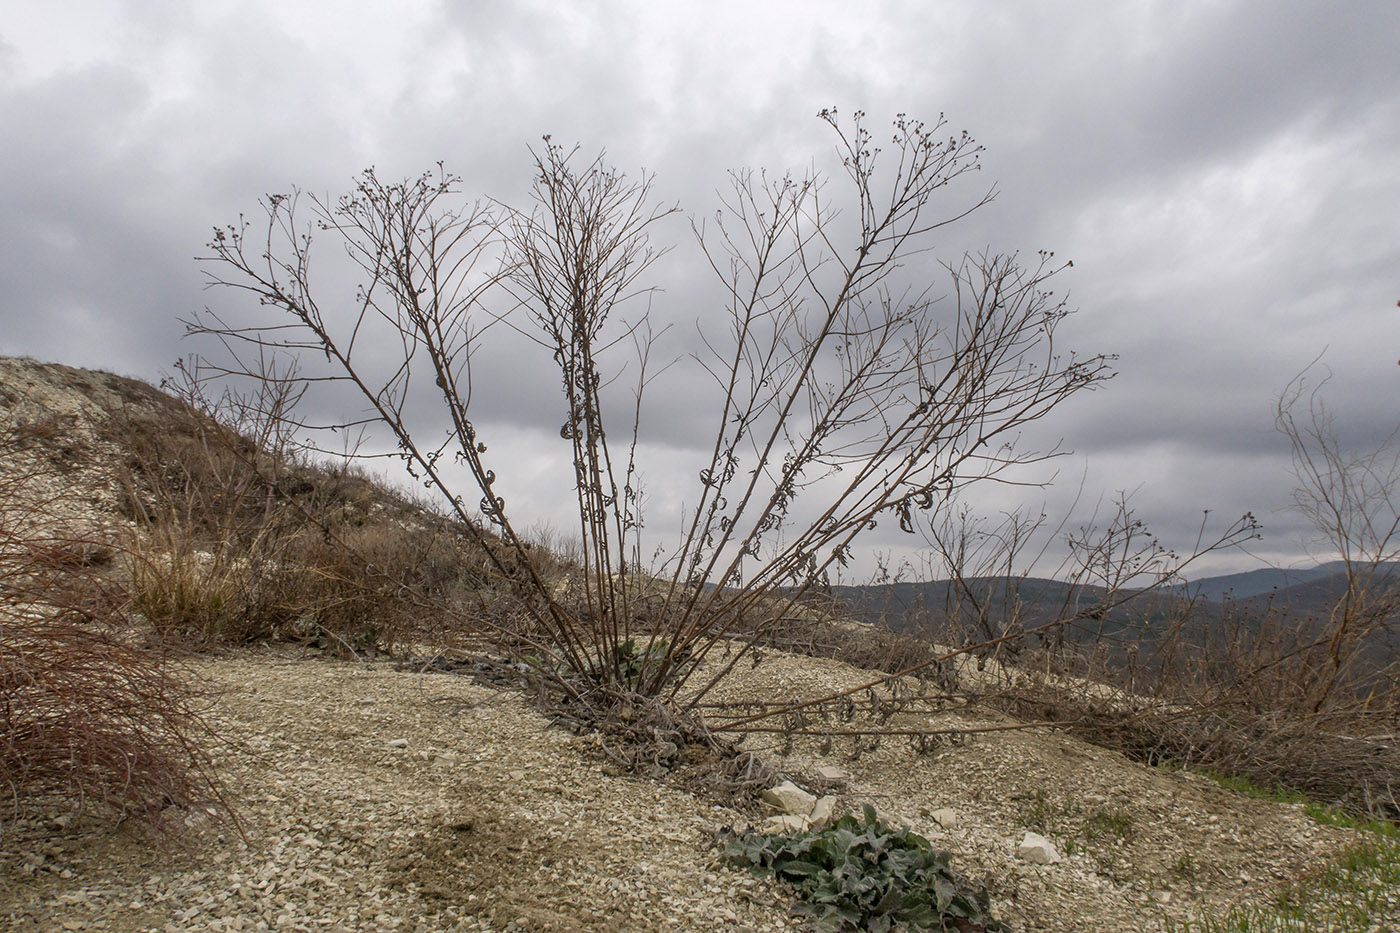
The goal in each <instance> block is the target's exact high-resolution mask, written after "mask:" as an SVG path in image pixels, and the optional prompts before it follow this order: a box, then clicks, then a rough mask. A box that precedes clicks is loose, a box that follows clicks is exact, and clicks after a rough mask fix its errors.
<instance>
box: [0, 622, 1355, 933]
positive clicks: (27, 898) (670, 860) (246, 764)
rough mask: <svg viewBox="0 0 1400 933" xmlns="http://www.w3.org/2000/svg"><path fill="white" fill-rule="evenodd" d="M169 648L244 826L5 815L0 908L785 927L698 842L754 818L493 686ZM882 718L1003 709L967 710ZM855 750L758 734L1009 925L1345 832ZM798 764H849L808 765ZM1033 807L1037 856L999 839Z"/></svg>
mask: <svg viewBox="0 0 1400 933" xmlns="http://www.w3.org/2000/svg"><path fill="white" fill-rule="evenodd" d="M190 666H191V669H192V671H193V673H194V674H196V675H197V676H198V677H200V678H201V679H204V680H205V681H207V682H208V683H209V684H210V685H212V686H215V687H217V688H219V689H220V690H221V691H222V693H221V696H220V697H219V698H218V699H217V700H216V701H214V702H213V704H212V706H211V707H210V709H209V711H208V718H209V722H210V724H211V725H212V726H213V727H214V728H215V729H216V730H217V732H218V733H219V734H220V735H221V736H222V738H223V743H222V745H221V747H220V750H219V754H218V760H219V771H220V774H221V776H222V777H223V779H224V780H225V781H226V784H227V787H228V792H229V796H230V799H231V801H232V802H233V804H234V806H235V807H236V812H237V814H238V817H239V821H240V823H241V827H242V834H243V835H240V833H239V831H237V830H236V829H235V828H233V827H230V826H227V825H219V824H217V823H213V822H211V821H207V820H204V821H201V820H197V819H192V820H191V821H190V822H191V823H192V825H191V829H190V832H189V834H188V838H187V839H186V841H185V842H184V843H183V845H182V846H180V847H178V848H175V849H173V850H172V849H166V850H162V849H160V848H156V847H152V846H151V845H149V844H148V843H147V842H145V841H144V840H143V839H142V838H141V837H140V836H139V835H137V834H136V833H135V832H134V831H133V830H131V829H128V828H123V827H118V828H116V829H112V828H110V827H107V826H104V825H102V824H100V823H97V822H92V821H86V820H77V821H70V820H69V819H68V818H67V815H66V814H61V813H55V814H52V815H51V817H50V818H49V819H47V820H36V821H31V822H27V823H23V824H18V825H15V824H11V825H6V826H5V827H4V835H3V837H0V925H3V926H5V927H6V928H7V929H13V930H17V931H20V930H24V931H29V930H34V931H39V930H89V929H91V930H108V931H122V933H126V931H138V930H141V931H144V930H152V931H157V930H160V931H163V930H303V931H312V930H381V929H383V930H403V931H411V930H418V931H435V930H496V931H504V930H540V931H566V930H599V931H602V930H630V931H662V930H709V929H739V930H780V929H787V928H791V927H792V921H789V920H788V919H787V916H786V907H785V898H784V895H783V893H782V892H781V891H780V890H777V889H775V888H773V887H771V886H770V885H769V884H768V883H767V882H762V881H758V880H755V879H752V878H750V877H748V876H747V875H746V874H744V873H741V872H738V871H735V870H732V869H729V868H726V867H724V866H722V865H719V864H717V862H716V851H715V849H714V847H713V838H714V833H715V831H716V830H717V829H718V828H720V827H722V826H728V825H732V824H734V823H736V822H740V821H743V820H745V819H746V818H752V817H754V816H756V815H758V814H757V813H756V812H751V813H749V814H743V813H740V812H738V811H736V810H732V809H729V808H727V807H723V806H719V805H716V804H714V803H712V802H710V801H709V800H707V799H705V796H704V795H700V796H697V795H696V794H694V793H691V792H689V791H687V790H685V789H682V788H681V787H679V786H677V785H676V784H675V783H674V782H668V781H667V780H665V779H663V780H655V779H651V778H639V777H633V776H628V775H625V774H619V773H617V768H616V767H615V766H614V764H613V763H612V761H611V759H610V758H608V756H606V755H604V754H603V753H602V752H601V751H600V749H599V747H598V744H597V739H596V738H595V737H593V736H590V735H575V734H573V733H571V732H569V731H567V730H565V729H562V728H560V727H557V726H554V725H551V723H550V721H549V720H548V719H547V718H546V717H545V716H544V715H543V714H542V713H540V712H539V711H538V710H537V709H536V708H534V707H533V706H532V705H531V704H530V703H529V702H528V700H527V699H526V698H525V697H523V696H522V695H520V694H518V693H516V692H514V691H511V690H503V689H496V688H492V687H489V686H483V685H481V684H479V683H476V682H473V681H472V680H470V679H468V678H466V677H462V676H458V675H449V674H439V673H416V672H412V671H404V670H398V669H395V667H394V666H393V664H392V663H390V662H376V663H368V664H366V663H355V662H345V661H335V660H330V659H327V658H324V657H320V656H311V655H306V656H303V655H302V654H300V653H298V652H297V651H295V650H293V649H284V650H280V651H273V650H263V651H253V652H247V653H240V654H236V655H232V656H228V657H220V658H205V659H200V660H197V661H193V662H191V664H190ZM866 676H867V675H866V674H865V673H864V672H860V671H856V670H853V669H850V668H847V667H845V666H843V665H840V664H836V663H833V662H822V661H817V660H813V659H811V658H803V657H796V656H788V655H781V654H770V655H769V656H768V657H767V658H766V659H765V661H764V663H763V664H761V665H760V666H758V667H757V668H756V669H753V670H750V671H748V672H746V673H744V674H742V675H739V677H738V678H737V679H736V681H735V682H734V683H732V684H729V685H727V686H726V688H725V694H726V696H725V699H727V700H729V701H737V700H740V699H743V698H745V697H755V696H762V695H769V696H771V695H773V691H775V690H780V691H781V693H782V695H784V696H788V697H790V696H794V695H804V694H805V695H816V694H817V692H819V691H826V690H829V689H830V688H832V687H834V686H836V685H838V684H849V683H852V682H855V681H857V680H859V679H860V678H864V677H866ZM900 717H901V718H902V721H904V722H906V723H907V722H910V721H912V720H913V719H914V718H918V717H923V718H925V719H926V720H935V721H936V722H937V723H938V724H939V725H943V726H951V725H972V726H984V727H985V726H998V725H1006V724H1008V722H1009V721H1008V720H1005V719H1004V718H1002V717H999V716H997V715H995V714H992V713H989V712H982V713H976V712H974V711H969V710H954V711H945V712H927V713H914V712H906V713H901V714H900ZM775 741H776V744H777V745H779V746H781V745H783V744H786V743H785V740H784V739H783V738H782V737H781V736H779V737H777V738H776V740H775ZM853 743H854V740H851V739H836V740H834V741H832V742H831V743H830V744H829V747H828V744H827V743H826V742H824V741H823V740H821V739H817V738H812V739H805V740H804V739H794V740H793V741H792V743H791V746H790V747H788V748H786V749H785V748H783V747H769V748H767V749H766V750H764V752H763V754H764V756H765V758H766V759H767V761H768V762H769V763H770V764H771V765H773V766H774V767H776V768H777V769H778V770H779V771H781V772H782V773H783V774H784V775H785V776H787V777H790V778H792V779H793V780H794V781H796V782H797V783H798V784H801V785H803V786H806V787H808V788H811V789H815V790H819V791H820V790H825V791H827V792H831V793H834V794H835V795H836V796H837V797H838V799H840V800H841V801H842V802H843V803H844V804H847V805H855V806H858V805H859V804H860V803H861V802H865V801H869V802H873V803H875V804H876V805H877V806H878V807H879V808H880V809H881V810H882V811H884V812H885V813H886V814H889V815H891V816H893V817H896V818H900V819H904V820H907V821H908V822H910V823H912V824H913V825H914V826H915V828H916V829H918V831H920V832H922V833H924V834H925V835H927V836H928V837H929V838H930V839H932V840H933V841H934V842H935V844H936V845H938V846H940V847H945V848H947V849H949V850H951V851H952V852H953V853H954V865H955V866H956V867H959V868H961V869H962V870H963V871H965V872H966V873H967V874H968V875H969V876H971V877H973V878H976V879H982V880H985V881H986V883H987V884H988V886H989V887H990V889H991V890H992V892H993V895H994V905H995V909H996V911H997V913H998V914H999V915H1000V916H1003V917H1005V918H1006V919H1008V920H1009V921H1010V922H1011V923H1012V924H1013V925H1014V927H1015V929H1017V930H1023V931H1034V930H1043V931H1072V930H1102V931H1113V930H1121V931H1130V930H1131V931H1139V930H1154V929H1163V921H1164V918H1168V917H1175V918H1184V917H1188V916H1191V915H1192V914H1193V913H1194V912H1195V911H1197V910H1198V909H1199V908H1201V907H1204V906H1219V905H1224V904H1227V903H1230V902H1235V901H1254V900H1263V899H1266V898H1268V897H1269V895H1270V893H1271V892H1273V891H1274V890H1275V889H1276V887H1277V885H1278V884H1279V883H1280V882H1283V881H1285V880H1287V879H1289V878H1291V877H1296V876H1300V875H1302V874H1304V873H1306V872H1307V871H1309V870H1310V869H1311V868H1315V867H1316V866H1317V865H1318V864H1319V863H1320V860H1321V859H1323V858H1325V857H1326V856H1327V855H1328V854H1329V853H1334V852H1336V851H1337V850H1338V849H1340V848H1341V847H1343V846H1345V845H1346V844H1347V843H1348V842H1350V841H1352V834H1351V833H1349V832H1347V831H1344V830H1340V829H1336V828H1333V827H1327V826H1321V825H1318V824H1316V823H1314V822H1313V821H1312V820H1310V819H1309V818H1308V817H1307V816H1306V815H1305V814H1304V813H1303V812H1302V811H1301V809H1299V808H1297V807H1292V806H1286V805H1280V804H1274V803H1269V802H1264V801H1259V800H1254V799H1248V798H1244V797H1240V796H1238V795H1235V794H1232V793H1229V792H1226V791H1224V790H1222V789H1221V788H1220V787H1218V786H1217V785H1216V784H1214V783H1213V782H1211V781H1209V780H1207V779H1204V778H1201V777H1198V776H1194V775H1191V774H1189V773H1179V772H1178V773H1169V772H1165V771H1160V770H1154V769H1149V768H1144V767H1142V766H1140V765H1137V764H1133V763H1131V762H1129V761H1127V760H1125V759H1124V758H1122V757H1121V756H1119V755H1117V754H1115V753H1112V752H1108V751H1104V750H1102V749H1098V748H1094V747H1091V746H1087V745H1084V744H1082V743H1080V742H1078V741H1076V740H1073V739H1070V738H1066V737H1064V736H1059V735H1051V734H1045V733H1042V732H1037V731H999V732H989V733H985V734H983V736H982V737H980V738H970V739H967V740H965V741H960V742H957V743H948V744H943V745H941V746H939V747H936V748H933V749H931V750H930V749H927V748H926V749H924V750H922V751H921V750H919V749H917V748H915V747H913V746H912V745H911V744H910V743H908V742H901V741H896V740H892V739H886V740H885V741H884V742H883V743H881V744H880V746H879V747H878V748H871V747H870V744H871V743H870V742H869V741H868V740H867V741H865V742H863V743H862V745H861V750H860V752H859V754H858V756H857V752H856V746H855V744H853ZM820 768H827V769H838V770H839V771H840V772H842V773H844V775H846V777H845V778H844V779H841V780H837V781H831V780H827V779H825V778H823V777H821V775H820V773H819V770H818V769H820ZM826 773H827V774H832V773H833V772H832V771H831V770H828V771H827V772H826ZM949 811H952V812H949ZM940 820H941V821H942V823H940ZM943 823H946V824H947V825H946V826H945V825H942V824H943ZM1036 827H1039V828H1041V829H1043V830H1044V831H1045V834H1046V835H1047V836H1048V837H1049V838H1050V839H1051V841H1052V842H1054V843H1055V845H1056V848H1057V849H1058V850H1059V852H1060V853H1061V854H1062V856H1063V858H1062V860H1061V861H1060V862H1058V863H1055V864H1050V865H1038V864H1034V863H1032V862H1030V861H1027V860H1025V859H1021V858H1018V857H1017V854H1016V848H1017V845H1018V844H1019V843H1020V842H1021V841H1022V838H1023V836H1024V834H1025V832H1026V830H1027V829H1030V828H1036ZM245 837H246V838H245Z"/></svg>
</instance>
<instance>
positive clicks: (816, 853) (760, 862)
mask: <svg viewBox="0 0 1400 933" xmlns="http://www.w3.org/2000/svg"><path fill="white" fill-rule="evenodd" d="M722 841H723V844H724V858H725V859H726V860H727V861H729V862H731V863H733V864H736V865H740V866H743V867H746V868H749V869H751V870H752V871H753V872H754V873H755V874H757V875H761V876H771V877H773V878H776V879H777V880H778V881H781V882H784V883H785V884H788V885H791V886H792V887H793V888H795V889H796V891H797V894H798V901H797V902H796V903H795V904H794V905H793V907H792V913H793V914H794V915H795V916H800V917H805V918H806V919H807V920H809V921H810V922H811V924H812V926H813V927H814V928H815V929H817V930H822V931H830V933H835V931H865V930H873V931H881V933H883V931H891V930H909V931H920V930H938V931H957V933H980V931H987V933H993V931H1008V930H1009V927H1007V926H1006V925H1005V924H1004V923H1002V922H1001V921H999V920H996V919H995V918H993V917H992V914H991V901H990V898H989V897H988V895H987V892H986V890H985V889H983V888H981V887H974V886H972V885H970V884H968V882H967V881H966V880H965V879H963V878H962V876H961V875H959V874H957V873H956V872H954V871H953V869H952V868H951V856H950V855H948V853H946V852H938V851H935V850H934V848H933V846H932V845H931V844H930V843H929V841H928V840H927V839H925V838H923V837H922V836H920V835H918V834H917V833H914V832H912V831H911V830H909V828H908V827H905V828H902V829H893V828H891V827H890V826H888V825H886V824H885V823H884V822H883V821H881V820H879V819H878V818H877V817H876V815H875V810H874V808H873V807H871V806H869V805H868V804H867V805H866V806H865V808H864V815H863V817H857V816H855V815H854V814H846V815H845V816H843V817H841V818H840V819H839V820H837V821H836V822H835V823H833V824H832V825H831V826H829V827H827V828H826V829H823V830H820V831H817V832H805V833H794V834H792V835H763V834H760V833H745V834H742V835H737V834H730V835H729V836H727V837H726V838H724V839H723V840H722Z"/></svg>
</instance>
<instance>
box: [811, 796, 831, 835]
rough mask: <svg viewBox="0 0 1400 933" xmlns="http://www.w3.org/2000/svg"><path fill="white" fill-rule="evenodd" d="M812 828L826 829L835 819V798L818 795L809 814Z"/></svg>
mask: <svg viewBox="0 0 1400 933" xmlns="http://www.w3.org/2000/svg"><path fill="white" fill-rule="evenodd" d="M810 819H811V821H812V828H813V829H826V828H827V827H828V826H830V825H831V824H832V823H833V822H835V820H836V798H835V797H818V798H817V802H816V803H815V804H814V805H813V806H812V812H811V814H810Z"/></svg>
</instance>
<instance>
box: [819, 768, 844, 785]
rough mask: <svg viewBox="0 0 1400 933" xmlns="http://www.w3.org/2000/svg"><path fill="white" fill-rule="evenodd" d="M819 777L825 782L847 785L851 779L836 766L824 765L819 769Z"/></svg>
mask: <svg viewBox="0 0 1400 933" xmlns="http://www.w3.org/2000/svg"><path fill="white" fill-rule="evenodd" d="M817 777H819V778H821V779H822V780H823V781H831V782H833V783H838V784H842V783H845V782H846V781H849V780H850V779H851V776H850V775H849V774H847V773H846V772H845V771H842V770H841V769H840V768H838V767H836V766H835V765H822V766H821V767H819V768H817Z"/></svg>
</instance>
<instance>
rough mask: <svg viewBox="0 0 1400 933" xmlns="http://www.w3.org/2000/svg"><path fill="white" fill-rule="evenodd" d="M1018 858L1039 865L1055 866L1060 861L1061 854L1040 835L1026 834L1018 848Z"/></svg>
mask: <svg viewBox="0 0 1400 933" xmlns="http://www.w3.org/2000/svg"><path fill="white" fill-rule="evenodd" d="M1016 857H1017V858H1023V859H1025V860H1026V861H1028V862H1034V863H1035V864H1037V865H1053V864H1055V863H1056V862H1058V861H1060V853H1059V852H1056V851H1055V846H1054V845H1053V844H1052V843H1051V842H1050V840H1049V839H1046V838H1045V837H1044V836H1042V835H1040V834H1039V833H1031V832H1028V833H1026V835H1025V837H1024V838H1023V839H1022V840H1021V844H1020V845H1019V846H1017V847H1016Z"/></svg>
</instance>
